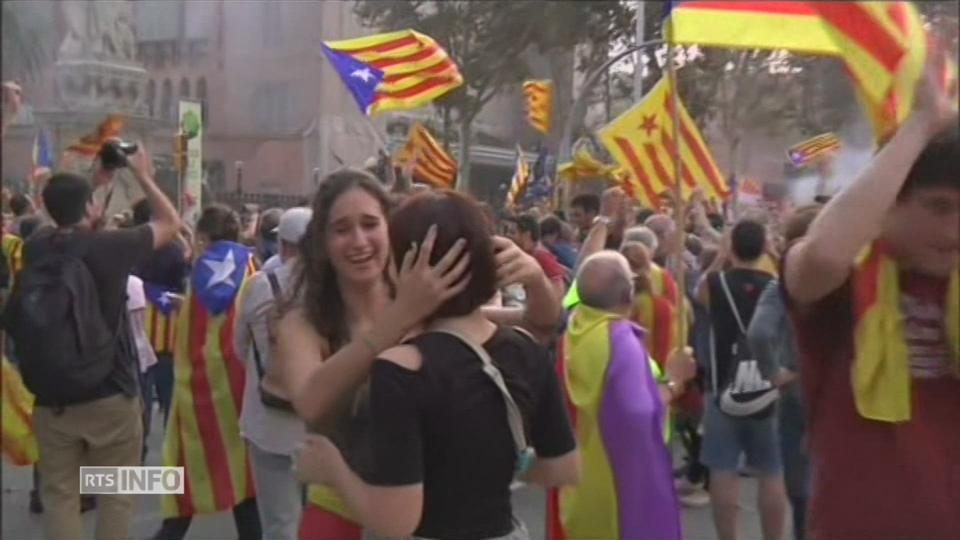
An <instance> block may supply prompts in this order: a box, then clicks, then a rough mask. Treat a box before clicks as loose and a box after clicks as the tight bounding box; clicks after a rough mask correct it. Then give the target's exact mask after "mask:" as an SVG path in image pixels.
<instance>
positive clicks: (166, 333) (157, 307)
mask: <svg viewBox="0 0 960 540" xmlns="http://www.w3.org/2000/svg"><path fill="white" fill-rule="evenodd" d="M143 292H144V296H146V298H147V308H146V312H145V313H144V315H145V317H146V323H147V324H146V330H147V338H148V339H149V340H150V345H152V346H153V350H154V351H156V352H157V353H158V354H166V353H173V350H174V343H175V340H176V327H177V325H176V317H175V303H174V301H173V299H172V298H171V294H173V293H174V291H172V290H169V289H166V288H164V287H162V286H160V285H157V284H154V283H149V282H146V281H145V282H143Z"/></svg>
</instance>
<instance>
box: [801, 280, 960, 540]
mask: <svg viewBox="0 0 960 540" xmlns="http://www.w3.org/2000/svg"><path fill="white" fill-rule="evenodd" d="M901 287H902V298H903V300H902V308H901V309H903V311H904V315H905V317H906V323H907V324H906V333H907V341H908V344H909V346H910V348H911V353H912V354H911V356H912V358H911V368H912V371H913V375H914V376H913V386H912V389H911V395H912V399H913V404H912V418H911V420H910V421H909V422H905V423H902V424H891V423H885V422H877V421H873V420H867V419H864V418H863V417H861V416H860V415H859V413H857V411H856V408H855V406H854V401H853V390H852V385H851V376H850V371H851V362H852V356H853V318H852V305H851V287H850V284H849V282H848V283H847V284H846V285H845V286H844V287H842V288H841V289H839V290H837V291H836V292H834V293H833V294H832V295H831V296H829V297H827V298H825V299H824V300H822V301H820V302H818V303H817V304H815V305H813V306H808V307H805V308H797V307H796V306H791V317H792V319H793V322H794V327H795V329H796V335H797V342H798V346H799V352H800V358H801V370H800V372H801V379H802V383H803V387H804V392H805V398H806V403H807V406H808V418H809V422H808V429H809V444H810V451H811V457H812V463H813V467H812V469H813V486H812V492H811V498H810V509H809V524H808V531H809V533H808V535H809V538H811V539H812V540H913V539H917V540H920V539H923V540H957V539H960V378H957V377H956V376H954V375H953V374H952V373H950V372H949V370H946V369H945V368H946V367H947V366H949V363H948V358H949V354H948V352H947V350H948V349H947V342H946V334H945V331H944V327H943V326H944V316H943V309H944V306H943V303H944V299H945V297H946V288H947V282H946V281H945V280H937V279H931V278H924V277H920V276H916V275H904V276H903V277H902V278H901Z"/></svg>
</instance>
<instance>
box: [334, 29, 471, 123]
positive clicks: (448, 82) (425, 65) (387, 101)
mask: <svg viewBox="0 0 960 540" xmlns="http://www.w3.org/2000/svg"><path fill="white" fill-rule="evenodd" d="M323 52H324V54H325V55H326V57H327V59H328V60H329V61H330V64H331V65H332V66H333V68H334V69H335V70H336V71H337V74H338V75H340V78H341V79H342V80H343V83H344V85H346V87H347V89H348V90H349V91H350V93H351V94H353V97H354V99H355V100H356V101H357V105H359V106H360V110H362V111H363V112H364V113H365V114H374V113H378V112H385V111H395V110H405V109H416V108H418V107H422V106H424V105H426V104H428V103H430V102H431V101H433V100H434V99H436V98H438V97H440V96H442V95H443V94H445V93H447V92H449V91H450V90H453V89H454V88H457V87H458V86H460V85H461V84H463V76H462V75H460V70H459V69H458V68H457V65H456V64H455V63H454V62H453V60H451V59H450V57H449V56H448V55H447V52H446V51H445V50H443V48H442V47H440V45H438V44H437V42H436V41H434V40H433V38H431V37H430V36H427V35H424V34H421V33H419V32H416V31H414V30H401V31H399V32H390V33H386V34H376V35H373V36H366V37H361V38H355V39H347V40H342V41H325V42H324V43H323Z"/></svg>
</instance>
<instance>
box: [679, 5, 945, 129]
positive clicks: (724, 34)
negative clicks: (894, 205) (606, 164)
mask: <svg viewBox="0 0 960 540" xmlns="http://www.w3.org/2000/svg"><path fill="white" fill-rule="evenodd" d="M665 28H667V33H668V37H669V39H670V40H671V41H673V42H674V43H683V44H694V43H696V44H700V45H712V46H717V47H734V48H744V49H766V50H778V49H787V50H790V51H793V52H799V53H808V54H819V55H825V56H832V57H837V58H840V59H842V60H843V61H844V63H845V65H846V67H847V70H848V71H849V72H850V74H851V76H852V77H853V80H854V83H855V86H856V88H857V92H858V94H859V95H860V97H861V100H862V102H863V104H864V107H865V109H866V111H867V116H868V117H869V118H870V120H871V122H872V123H873V127H874V133H875V136H876V138H877V139H878V140H880V141H883V140H884V139H886V138H887V137H889V136H890V135H891V134H892V132H893V131H894V130H895V129H896V127H897V126H898V125H899V124H900V123H901V122H902V121H903V120H904V119H905V118H906V116H907V114H909V112H910V110H911V109H912V107H913V96H914V89H915V87H916V84H917V81H918V80H919V78H920V75H921V73H922V71H923V66H924V62H925V59H926V55H927V49H928V47H927V43H926V41H927V37H926V31H925V30H924V28H923V23H922V20H921V18H920V14H919V12H918V11H917V9H916V7H915V6H914V5H913V4H912V3H910V2H905V1H898V2H776V1H770V2H766V1H753V2H750V1H740V2H727V1H687V2H679V3H677V4H676V5H675V6H674V7H673V9H672V10H671V11H670V19H669V21H667V22H665ZM954 80H955V79H954Z"/></svg>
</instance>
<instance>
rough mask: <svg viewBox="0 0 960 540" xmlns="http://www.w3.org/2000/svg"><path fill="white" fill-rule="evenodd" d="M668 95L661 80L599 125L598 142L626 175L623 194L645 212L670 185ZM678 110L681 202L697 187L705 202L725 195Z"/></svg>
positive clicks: (703, 145)
mask: <svg viewBox="0 0 960 540" xmlns="http://www.w3.org/2000/svg"><path fill="white" fill-rule="evenodd" d="M673 103H674V99H673V94H672V91H671V88H670V83H669V81H668V80H667V78H666V77H664V78H662V79H660V82H658V83H657V84H656V85H655V86H654V87H653V89H651V90H650V92H649V93H648V94H647V95H646V96H645V97H644V98H643V100H642V101H640V103H638V104H637V105H635V106H633V107H632V108H630V109H629V110H627V111H626V112H625V113H623V114H621V115H620V116H619V117H617V118H616V119H615V120H614V121H613V122H611V123H610V124H608V125H606V126H604V127H603V128H602V129H601V130H600V132H599V136H600V141H601V142H602V143H603V145H604V146H605V147H606V148H607V150H609V151H610V154H611V155H612V156H613V158H614V159H615V160H616V161H617V163H619V164H621V165H622V166H623V167H624V168H625V169H626V170H627V172H628V175H627V178H626V179H625V181H624V185H623V187H624V190H625V191H626V192H627V194H628V195H631V196H632V197H633V198H635V199H637V200H639V201H640V202H642V203H643V204H644V205H646V206H648V207H650V208H656V207H657V206H659V204H658V203H659V196H660V194H661V193H663V192H671V190H673V188H674V183H675V181H676V180H675V177H676V172H675V167H674V153H675V151H676V150H675V143H674V140H675V135H674V126H673ZM677 103H678V104H679V106H680V111H679V113H680V114H679V115H678V116H679V119H680V158H681V160H682V163H683V166H682V167H681V168H680V173H681V178H682V181H683V186H682V193H683V197H684V199H686V198H687V197H689V195H690V193H691V192H692V191H693V190H694V189H695V188H697V187H701V188H703V192H704V194H705V195H706V197H707V198H708V199H710V198H717V199H722V198H725V197H726V196H727V195H728V191H729V189H728V188H727V184H726V181H724V179H723V175H721V174H720V169H718V168H717V164H716V162H715V161H714V159H713V155H712V154H711V153H710V148H709V147H707V144H706V142H704V140H703V136H702V135H700V130H699V129H697V125H696V124H695V123H694V122H693V119H692V118H691V117H690V114H689V113H688V112H687V109H686V108H685V107H684V106H683V102H681V101H679V100H677Z"/></svg>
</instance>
